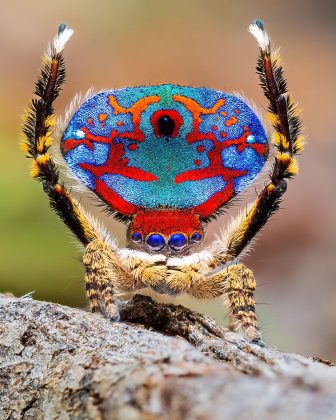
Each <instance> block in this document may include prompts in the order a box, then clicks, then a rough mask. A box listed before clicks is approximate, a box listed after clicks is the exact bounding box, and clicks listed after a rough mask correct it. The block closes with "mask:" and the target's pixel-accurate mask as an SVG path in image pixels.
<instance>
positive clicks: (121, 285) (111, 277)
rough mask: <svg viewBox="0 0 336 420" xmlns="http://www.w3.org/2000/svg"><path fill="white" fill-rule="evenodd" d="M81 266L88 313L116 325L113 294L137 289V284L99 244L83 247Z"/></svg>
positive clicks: (103, 243) (104, 246)
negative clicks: (82, 264)
mask: <svg viewBox="0 0 336 420" xmlns="http://www.w3.org/2000/svg"><path fill="white" fill-rule="evenodd" d="M83 263H84V267H85V284H86V294H87V298H88V300H89V302H90V307H91V310H92V312H100V313H103V314H104V315H107V316H108V317H109V318H110V319H111V320H112V321H118V320H119V310H118V306H117V298H116V294H117V293H118V292H126V291H133V290H136V289H137V288H139V287H140V284H138V283H139V282H138V281H137V280H136V278H135V277H134V276H132V275H131V274H130V273H128V272H127V271H126V270H125V269H123V268H122V266H121V264H120V262H119V261H118V258H117V256H116V255H115V253H114V252H113V251H112V250H111V248H110V247H109V246H108V245H107V244H106V243H105V242H104V241H102V240H99V239H97V240H94V241H92V242H90V243H89V244H88V245H87V247H86V248H85V252H84V255H83Z"/></svg>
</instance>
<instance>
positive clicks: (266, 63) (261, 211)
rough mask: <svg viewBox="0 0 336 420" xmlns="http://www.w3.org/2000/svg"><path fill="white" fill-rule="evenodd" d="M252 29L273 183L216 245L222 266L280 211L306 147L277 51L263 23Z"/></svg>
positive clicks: (241, 250) (298, 115) (299, 119)
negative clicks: (269, 130) (265, 108)
mask: <svg viewBox="0 0 336 420" xmlns="http://www.w3.org/2000/svg"><path fill="white" fill-rule="evenodd" d="M249 29H250V32H251V33H252V35H253V36H254V37H255V38H256V40H257V42H258V44H259V48H260V54H259V58H258V64H257V73H258V75H259V78H260V82H261V86H262V89H263V91H264V94H265V96H266V98H267V99H268V102H269V105H268V109H269V113H268V119H269V121H270V123H271V125H272V126H273V128H274V131H275V132H274V136H273V144H274V145H275V147H276V149H277V153H276V155H275V157H274V164H273V169H272V171H271V173H270V182H269V183H268V184H267V185H265V187H264V188H263V190H262V191H261V192H260V194H259V195H258V197H257V199H256V201H255V202H254V203H253V204H252V205H251V206H250V207H249V208H248V209H247V210H246V212H245V213H242V214H241V215H239V217H238V218H237V219H236V220H235V221H234V223H233V224H232V225H231V228H230V229H229V230H228V231H227V232H226V234H225V235H224V237H223V238H222V239H221V240H219V241H218V243H217V245H218V246H217V247H216V251H215V255H216V257H217V258H218V260H219V262H220V263H221V264H223V265H225V263H227V262H230V261H234V260H235V259H236V258H238V257H239V256H240V255H241V254H242V252H243V251H244V249H245V248H246V247H247V246H248V245H249V244H250V243H251V241H252V240H253V238H254V237H255V235H256V234H257V233H258V232H259V231H260V229H261V228H262V227H263V226H264V225H265V223H266V222H267V221H268V219H269V218H270V217H271V215H272V214H273V213H274V212H276V211H277V210H278V209H279V204H280V202H281V197H282V195H283V194H284V192H285V191H286V189H287V181H286V180H287V179H290V178H292V177H293V176H294V175H296V174H297V173H298V164H297V161H296V159H295V158H294V156H295V154H297V153H299V152H301V151H302V150H303V147H304V138H303V136H301V135H300V132H301V118H300V109H299V108H298V106H297V105H295V104H294V102H293V100H292V97H291V95H290V94H289V93H288V91H287V83H286V80H285V78H284V73H283V68H282V66H281V64H280V57H279V55H278V53H277V51H272V49H271V44H270V40H269V37H268V34H267V33H266V32H265V29H264V25H263V22H262V21H256V22H255V23H253V24H252V25H250V28H249Z"/></svg>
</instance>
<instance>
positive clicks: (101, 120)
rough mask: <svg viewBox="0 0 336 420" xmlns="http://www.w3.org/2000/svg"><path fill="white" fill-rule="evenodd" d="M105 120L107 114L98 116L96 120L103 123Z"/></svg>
mask: <svg viewBox="0 0 336 420" xmlns="http://www.w3.org/2000/svg"><path fill="white" fill-rule="evenodd" d="M106 118H107V114H99V115H98V119H99V121H100V122H104V121H105V120H106Z"/></svg>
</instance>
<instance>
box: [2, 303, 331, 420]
mask: <svg viewBox="0 0 336 420" xmlns="http://www.w3.org/2000/svg"><path fill="white" fill-rule="evenodd" d="M121 319H122V322H119V323H114V324H112V323H111V322H110V321H108V320H106V319H104V318H103V317H102V316H101V315H96V314H91V313H88V312H84V311H82V310H78V309H73V308H68V307H64V306H61V305H57V304H53V303H46V302H39V301H35V300H33V299H31V298H20V299H18V298H14V297H12V296H6V295H0V418H1V419H123V420H124V419H211V420H213V419H214V420H217V419H221V420H222V419H224V420H225V419H235V420H236V419H249V420H250V419H299V420H310V419H312V420H317V419H336V367H335V365H333V363H331V362H328V361H323V360H320V359H316V358H315V359H314V358H306V357H303V356H299V355H295V354H286V353H282V352H280V351H277V350H275V349H273V348H269V347H265V348H262V347H259V346H257V345H252V344H250V343H249V342H248V341H246V340H245V339H244V338H242V337H240V336H239V335H237V334H235V333H233V332H230V331H228V330H227V329H225V328H222V327H220V326H219V325H218V324H216V322H215V321H214V320H213V319H211V318H209V317H207V316H204V315H201V314H198V313H195V312H192V311H190V310H188V309H186V308H184V307H182V306H174V305H167V304H160V303H156V302H154V301H153V300H152V299H151V298H149V297H145V296H140V295H136V296H135V297H134V298H133V299H132V300H130V301H129V302H126V303H124V304H122V305H121Z"/></svg>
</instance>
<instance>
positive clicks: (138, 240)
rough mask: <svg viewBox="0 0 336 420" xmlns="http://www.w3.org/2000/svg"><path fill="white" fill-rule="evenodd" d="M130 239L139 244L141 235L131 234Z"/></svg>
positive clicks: (137, 233)
mask: <svg viewBox="0 0 336 420" xmlns="http://www.w3.org/2000/svg"><path fill="white" fill-rule="evenodd" d="M131 239H132V241H133V242H135V243H139V242H141V241H142V235H141V233H139V232H134V233H132V236H131Z"/></svg>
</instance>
